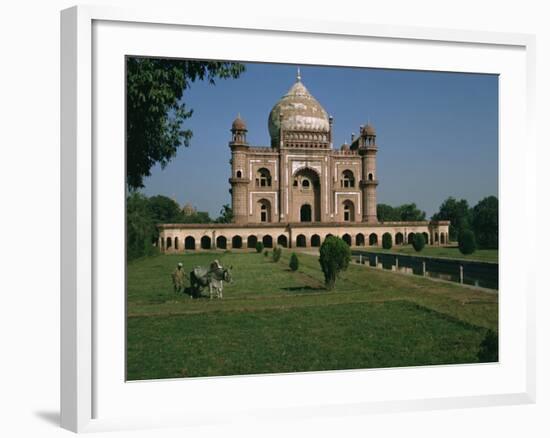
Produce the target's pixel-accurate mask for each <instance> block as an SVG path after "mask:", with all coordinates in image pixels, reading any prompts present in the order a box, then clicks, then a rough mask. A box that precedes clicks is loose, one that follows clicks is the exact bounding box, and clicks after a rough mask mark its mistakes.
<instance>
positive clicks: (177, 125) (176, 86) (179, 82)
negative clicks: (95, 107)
mask: <svg viewBox="0 0 550 438" xmlns="http://www.w3.org/2000/svg"><path fill="white" fill-rule="evenodd" d="M244 69H245V67H244V65H243V64H240V63H235V62H216V61H192V60H177V59H157V58H142V57H128V58H127V60H126V148H127V151H126V154H127V159H126V167H127V172H126V183H127V185H128V188H129V189H130V190H135V189H138V188H140V187H143V178H144V177H147V176H149V175H150V174H151V168H152V167H153V166H154V165H156V164H160V166H161V167H164V166H166V164H168V162H169V161H170V160H171V159H172V158H173V157H174V156H175V155H176V151H177V149H178V148H179V147H180V146H181V145H182V144H183V145H185V146H189V142H190V139H191V137H192V135H193V133H192V131H191V130H190V129H184V127H183V124H184V121H185V120H186V119H188V118H190V117H191V116H192V114H193V110H192V109H189V108H187V107H186V104H185V103H184V101H183V99H182V98H183V94H184V91H185V90H186V89H188V88H189V87H190V85H191V83H193V82H195V81H197V80H207V81H208V82H209V83H210V84H215V79H218V78H219V79H228V78H238V77H239V75H240V74H241V73H242V72H243V71H244Z"/></svg>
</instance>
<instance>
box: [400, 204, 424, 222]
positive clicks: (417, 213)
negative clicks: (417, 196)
mask: <svg viewBox="0 0 550 438" xmlns="http://www.w3.org/2000/svg"><path fill="white" fill-rule="evenodd" d="M397 209H398V211H399V219H400V220H402V221H424V220H426V212H425V211H422V210H420V209H418V208H417V207H416V204H415V203H414V202H413V203H411V204H403V205H400V206H399V207H397Z"/></svg>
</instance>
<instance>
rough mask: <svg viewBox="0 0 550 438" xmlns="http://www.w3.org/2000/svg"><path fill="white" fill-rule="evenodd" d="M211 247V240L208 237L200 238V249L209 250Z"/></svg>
mask: <svg viewBox="0 0 550 438" xmlns="http://www.w3.org/2000/svg"><path fill="white" fill-rule="evenodd" d="M211 246H212V240H211V239H210V237H208V236H202V237H201V249H210V247H211Z"/></svg>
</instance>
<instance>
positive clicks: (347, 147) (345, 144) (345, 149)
mask: <svg viewBox="0 0 550 438" xmlns="http://www.w3.org/2000/svg"><path fill="white" fill-rule="evenodd" d="M340 150H341V151H349V144H347V143H344V144H343V145H342V146H340Z"/></svg>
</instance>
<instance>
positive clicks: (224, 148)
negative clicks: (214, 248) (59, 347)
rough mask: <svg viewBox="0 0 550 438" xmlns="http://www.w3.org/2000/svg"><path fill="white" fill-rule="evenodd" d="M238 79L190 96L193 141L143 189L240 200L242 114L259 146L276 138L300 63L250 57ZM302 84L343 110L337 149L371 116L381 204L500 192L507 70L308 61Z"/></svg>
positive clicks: (204, 200) (431, 208)
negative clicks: (275, 126)
mask: <svg viewBox="0 0 550 438" xmlns="http://www.w3.org/2000/svg"><path fill="white" fill-rule="evenodd" d="M246 67H247V68H246V71H245V72H244V73H243V74H242V75H241V77H240V78H239V79H236V80H219V81H217V83H216V85H215V86H212V85H209V84H207V83H205V82H197V83H195V84H193V85H192V87H191V88H190V89H189V90H186V92H185V94H184V96H183V99H184V101H185V102H186V104H187V106H188V108H193V109H194V114H193V116H192V117H191V119H188V120H187V121H186V124H185V127H187V128H190V129H191V130H192V131H193V138H192V139H191V145H190V147H189V148H185V147H183V146H182V147H181V148H180V149H179V150H178V153H177V156H176V157H175V158H174V159H173V160H172V162H170V164H168V166H166V167H165V168H164V169H161V168H160V167H159V166H156V167H155V168H154V169H153V170H152V175H151V177H148V178H146V179H145V181H144V182H145V188H144V189H143V190H142V192H143V193H145V194H146V195H148V196H152V195H157V194H162V195H166V196H169V197H171V198H174V199H175V200H176V201H178V202H179V203H180V204H184V203H187V202H190V203H191V204H192V205H194V206H195V207H197V208H198V209H199V210H200V211H208V212H209V213H210V215H211V216H212V217H213V218H214V217H217V216H218V213H219V211H220V209H221V206H222V205H223V204H228V203H230V202H231V197H230V194H229V191H228V190H229V188H230V186H229V183H228V181H227V180H228V178H229V175H230V165H229V159H230V158H231V153H230V149H229V147H228V141H229V139H230V132H229V129H230V128H231V123H232V121H233V119H234V118H235V117H236V116H237V114H238V113H240V114H241V117H242V118H243V119H245V120H246V122H247V125H248V141H249V143H250V144H251V145H259V146H267V145H269V144H270V140H269V133H268V130H267V119H268V116H269V112H270V111H271V108H272V107H273V105H274V104H275V103H276V102H277V101H278V100H279V99H280V97H281V96H282V95H283V94H285V93H286V91H287V90H288V89H289V88H290V87H291V86H292V84H293V83H294V81H295V78H296V66H295V65H283V64H257V63H256V64H254V63H248V64H246ZM300 68H301V73H302V82H303V83H304V84H305V86H306V87H307V88H308V89H309V91H310V93H311V94H313V96H315V97H316V98H317V100H318V101H319V102H320V103H321V105H323V107H324V108H325V109H326V111H327V112H328V113H329V114H330V115H332V116H333V117H334V146H335V147H339V146H340V145H341V144H342V143H343V142H344V141H347V142H348V143H349V142H350V136H351V133H352V132H355V133H357V132H358V131H359V125H363V124H366V122H367V120H369V121H370V122H371V124H373V125H374V126H375V127H376V131H377V142H378V148H379V149H378V157H377V165H378V172H377V173H378V179H379V180H380V185H379V186H378V202H379V203H385V204H390V205H399V204H403V203H409V202H416V204H417V205H418V206H419V208H421V209H422V210H424V211H426V213H427V214H428V216H431V215H432V214H433V213H434V212H436V211H438V209H439V205H440V204H441V203H442V202H443V201H444V200H445V199H446V198H447V197H449V196H454V197H456V198H464V199H466V200H467V201H468V202H469V204H470V205H471V206H473V205H475V204H476V203H477V202H478V201H479V200H480V199H482V198H484V197H486V196H489V195H498V77H497V76H495V75H484V74H470V73H465V74H462V73H444V72H420V71H405V70H385V69H365V68H348V67H325V66H322V67H318V66H304V65H302V66H300Z"/></svg>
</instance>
